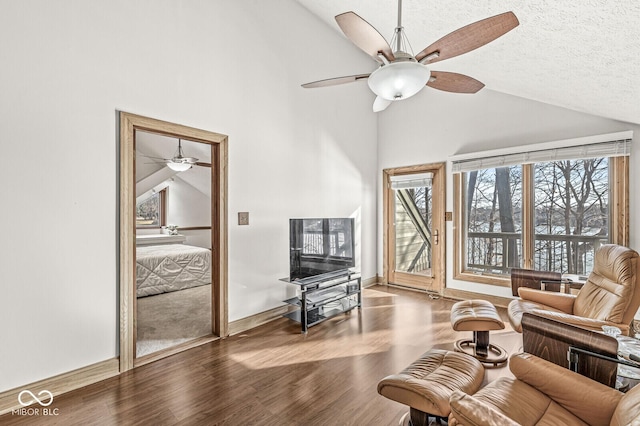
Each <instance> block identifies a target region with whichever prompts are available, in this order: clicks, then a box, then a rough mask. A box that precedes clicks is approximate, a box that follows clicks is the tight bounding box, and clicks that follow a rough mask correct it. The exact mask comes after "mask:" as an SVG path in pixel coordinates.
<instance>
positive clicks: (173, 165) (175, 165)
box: [167, 161, 191, 172]
mask: <svg viewBox="0 0 640 426" xmlns="http://www.w3.org/2000/svg"><path fill="white" fill-rule="evenodd" d="M167 166H168V167H169V168H170V169H171V170H175V171H176V172H184V171H187V170H189V169H190V168H191V164H189V163H183V162H176V161H168V162H167Z"/></svg>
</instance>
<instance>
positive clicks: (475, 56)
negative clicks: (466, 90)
mask: <svg viewBox="0 0 640 426" xmlns="http://www.w3.org/2000/svg"><path fill="white" fill-rule="evenodd" d="M297 1H298V2H299V3H300V4H302V5H303V6H304V7H306V8H307V9H308V10H310V11H311V12H312V13H314V14H315V15H317V16H318V17H319V18H320V19H322V20H324V21H326V22H327V24H328V25H330V26H331V27H332V28H334V29H335V30H336V31H338V32H340V29H339V27H338V26H337V24H336V23H335V20H334V16H335V15H337V14H340V13H342V12H346V11H350V10H351V11H354V12H355V13H357V14H358V15H360V16H361V17H362V18H364V19H365V20H367V21H368V22H369V23H370V24H372V25H373V26H374V27H375V28H376V29H377V30H378V31H379V32H380V33H381V34H382V35H383V36H384V37H385V38H386V39H387V40H390V39H391V36H392V35H393V30H394V28H395V26H396V21H397V2H396V1H394V0H377V1H371V0H323V1H317V0H297ZM509 10H511V11H513V12H514V13H515V14H516V16H517V17H518V19H519V21H520V26H518V27H517V28H515V29H514V30H512V31H511V32H509V33H507V34H506V35H504V36H503V37H501V38H499V39H497V40H495V41H493V42H491V43H489V44H488V45H485V46H483V47H481V48H479V49H477V50H475V51H472V52H469V53H467V54H465V55H462V56H459V57H456V58H452V59H449V60H446V61H442V62H438V63H436V64H433V65H432V66H431V68H432V69H434V70H438V71H453V72H459V73H462V74H467V75H469V76H471V77H474V78H476V79H478V80H480V81H482V82H483V83H485V84H486V87H487V88H489V89H492V90H495V91H499V92H503V93H508V94H511V95H515V96H520V97H523V98H529V99H533V100H536V101H540V102H545V103H548V104H552V105H557V106H561V107H565V108H569V109H573V110H576V111H581V112H586V113H590V114H595V115H599V116H602V117H607V118H613V119H617V120H622V121H628V122H632V123H640V1H638V0H619V1H612V0H579V1H578V0H570V1H569V0H566V1H565V0H563V1H557V0H529V1H523V0H518V1H516V0H504V1H500V2H497V1H495V0H494V1H490V0H478V1H469V0H465V1H463V0H451V1H439V2H435V1H430V2H427V1H420V0H404V1H403V26H404V28H405V30H406V33H407V35H408V37H409V41H410V42H411V45H412V47H413V51H414V53H418V52H419V51H420V50H422V49H423V48H424V47H426V46H427V45H429V44H431V43H432V42H434V41H435V40H437V39H439V38H440V37H442V36H443V35H445V34H448V33H450V32H451V31H454V30H456V29H457V28H459V27H462V26H464V25H467V24H470V23H472V22H475V21H478V20H480V19H483V18H486V17H489V16H493V15H497V14H499V13H502V12H506V11H509ZM358 52H360V51H359V50H358V49H357V48H354V54H360V53H358ZM362 54H363V55H364V53H362ZM375 67H376V64H375V62H374V61H373V60H372V61H371V69H354V70H353V74H358V73H366V72H370V71H373V70H374V69H375ZM329 77H338V75H327V76H326V78H329ZM418 96H424V93H420V94H418Z"/></svg>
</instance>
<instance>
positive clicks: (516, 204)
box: [463, 158, 610, 275]
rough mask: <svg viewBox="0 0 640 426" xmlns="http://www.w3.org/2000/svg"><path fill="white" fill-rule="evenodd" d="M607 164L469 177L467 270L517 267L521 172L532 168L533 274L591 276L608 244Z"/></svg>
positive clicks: (552, 165)
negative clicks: (599, 252) (596, 254)
mask: <svg viewBox="0 0 640 426" xmlns="http://www.w3.org/2000/svg"><path fill="white" fill-rule="evenodd" d="M609 166H610V165H609V159H608V158H595V159H584V160H565V161H553V162H545V163H536V164H533V165H524V166H523V165H517V166H510V167H499V168H492V169H483V170H477V171H471V172H467V173H466V174H465V183H466V185H467V186H466V188H465V190H464V194H465V196H466V199H465V202H464V203H463V205H464V206H465V207H466V212H465V213H466V214H465V219H466V245H465V248H466V265H465V266H466V267H465V269H466V270H468V271H472V272H473V271H475V272H481V273H490V274H497V275H503V274H507V275H508V274H509V269H510V268H513V267H521V266H522V264H523V261H522V247H523V243H524V242H526V241H525V240H524V239H525V238H528V237H525V235H524V234H523V230H522V220H523V219H522V217H523V211H522V208H523V169H524V167H532V168H533V191H532V192H531V194H532V195H531V197H533V199H532V202H531V203H530V204H531V205H532V206H533V215H532V216H533V218H534V226H533V228H534V229H533V232H532V233H533V234H534V237H533V238H534V242H533V247H534V254H533V257H534V259H533V268H534V269H538V270H548V271H557V272H562V273H570V274H581V275H582V274H587V273H589V272H590V271H591V269H592V268H593V257H594V252H595V250H596V249H597V248H598V247H599V246H600V245H601V244H604V243H607V242H608V241H609V240H610V236H609V225H610V220H609V215H610V211H609V206H610V202H609V195H610V188H609V186H610V183H609V182H610V179H609ZM523 241H524V242H523ZM529 241H530V240H529Z"/></svg>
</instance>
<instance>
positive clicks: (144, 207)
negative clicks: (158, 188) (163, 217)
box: [136, 192, 161, 227]
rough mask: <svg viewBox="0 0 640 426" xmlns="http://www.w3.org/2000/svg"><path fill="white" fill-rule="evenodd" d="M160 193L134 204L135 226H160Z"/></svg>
mask: <svg viewBox="0 0 640 426" xmlns="http://www.w3.org/2000/svg"><path fill="white" fill-rule="evenodd" d="M160 209H161V207H160V193H158V192H156V193H154V194H152V195H151V196H150V197H148V198H146V199H145V200H143V201H141V202H139V203H137V204H136V226H137V227H144V226H160Z"/></svg>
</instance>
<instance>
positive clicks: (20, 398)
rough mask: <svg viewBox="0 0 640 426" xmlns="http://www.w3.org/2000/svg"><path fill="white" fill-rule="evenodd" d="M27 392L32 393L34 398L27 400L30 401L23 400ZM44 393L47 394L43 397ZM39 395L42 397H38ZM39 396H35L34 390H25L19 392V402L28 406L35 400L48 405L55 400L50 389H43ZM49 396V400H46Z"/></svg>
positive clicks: (44, 405) (45, 405)
mask: <svg viewBox="0 0 640 426" xmlns="http://www.w3.org/2000/svg"><path fill="white" fill-rule="evenodd" d="M25 394H28V395H30V396H31V398H32V400H30V401H29V400H27V401H28V402H24V401H23V395H25ZM43 394H44V395H45V396H44V398H42V396H43ZM38 396H39V397H41V398H42V399H40V398H38ZM38 396H35V395H34V394H33V392H31V391H30V390H23V391H22V392H20V393H19V394H18V402H19V403H20V405H22V406H23V407H28V406H29V405H31V404H33V403H34V402H37V403H38V404H40V405H42V406H43V407H48V406H50V405H51V403H52V402H53V394H52V393H51V392H49V391H48V390H41V391H40V392H38ZM47 397H48V398H49V401H48V402H46V399H47Z"/></svg>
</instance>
